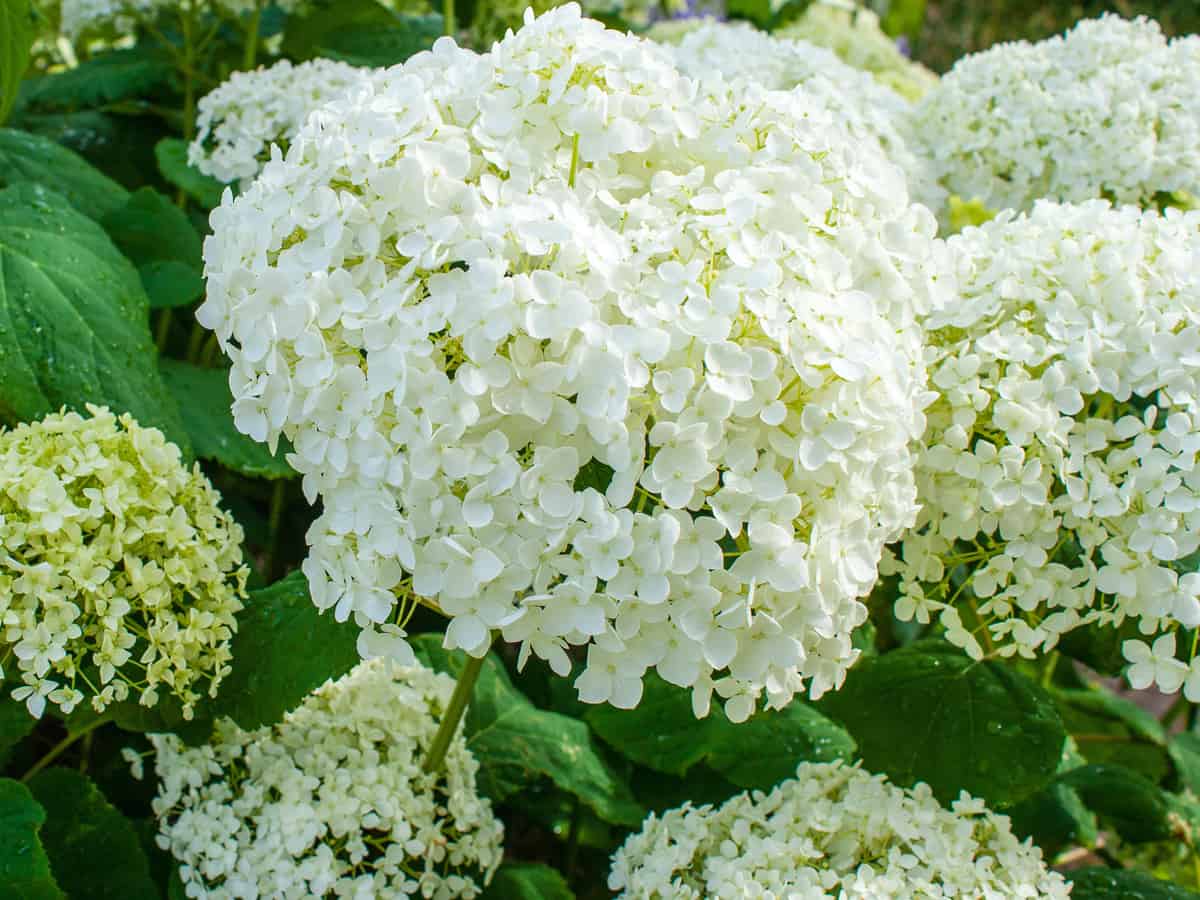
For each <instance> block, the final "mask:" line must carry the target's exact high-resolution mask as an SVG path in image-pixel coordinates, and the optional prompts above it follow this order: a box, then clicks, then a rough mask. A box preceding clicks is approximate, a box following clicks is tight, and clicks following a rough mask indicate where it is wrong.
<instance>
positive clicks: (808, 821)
mask: <svg viewBox="0 0 1200 900" xmlns="http://www.w3.org/2000/svg"><path fill="white" fill-rule="evenodd" d="M608 885H609V887H610V888H612V889H614V890H620V891H621V892H622V893H621V894H620V896H621V897H623V898H635V897H636V898H672V900H676V898H678V900H683V898H695V900H700V898H705V900H716V898H731V900H732V898H737V900H748V898H764V900H765V898H771V900H800V898H811V897H839V898H842V900H851V898H880V897H889V898H898V897H977V898H1001V897H1005V898H1013V897H1021V898H1034V897H1041V898H1061V897H1067V896H1068V895H1069V888H1068V886H1067V885H1066V883H1065V882H1064V881H1063V879H1062V876H1060V875H1058V874H1057V873H1055V872H1050V871H1048V870H1047V869H1046V866H1045V864H1044V863H1043V862H1042V857H1041V851H1040V850H1038V848H1037V847H1035V846H1033V845H1032V844H1031V843H1029V842H1024V843H1022V842H1021V841H1019V840H1018V839H1017V838H1016V837H1015V836H1014V835H1013V833H1012V831H1011V830H1010V828H1009V820H1008V817H1007V816H999V815H996V814H994V813H992V812H990V811H988V810H987V808H986V807H984V805H983V803H982V802H981V801H979V800H975V799H973V798H972V797H970V796H969V795H968V794H966V793H963V794H961V795H960V796H959V799H958V800H957V801H956V802H955V803H954V804H953V806H952V807H951V809H949V810H947V809H943V808H942V807H941V806H940V805H939V804H938V801H937V799H936V798H935V797H934V796H933V793H932V792H931V791H930V790H929V787H928V786H927V785H924V784H918V785H917V786H916V787H914V788H911V789H907V790H906V789H902V788H899V787H896V786H895V785H892V784H889V783H888V782H887V779H886V778H885V777H884V776H882V775H871V774H870V773H868V772H864V771H863V770H862V769H859V768H857V767H854V766H847V765H844V764H843V763H840V762H836V763H827V764H816V763H803V764H801V766H800V768H799V769H798V770H797V772H796V778H795V779H794V780H789V781H785V782H783V783H782V784H780V785H779V786H777V787H776V788H775V789H774V790H772V791H771V792H770V793H767V794H764V793H762V792H761V791H754V792H752V793H746V794H739V795H738V796H736V797H734V798H733V799H731V800H729V801H727V802H726V803H725V804H724V805H722V806H721V807H720V808H717V809H714V808H713V807H711V806H701V807H697V808H693V807H691V806H690V805H686V804H685V805H684V806H682V807H680V808H679V809H673V810H669V811H668V812H666V813H664V814H663V815H662V817H658V816H656V815H651V816H650V817H649V818H648V819H647V820H646V822H645V824H644V825H643V827H642V830H641V831H640V832H639V833H638V834H635V835H634V836H633V837H631V838H629V840H628V841H626V842H625V845H624V846H623V847H622V848H621V849H620V850H618V851H617V853H616V856H615V857H614V859H613V868H612V874H611V875H610V876H609V881H608Z"/></svg>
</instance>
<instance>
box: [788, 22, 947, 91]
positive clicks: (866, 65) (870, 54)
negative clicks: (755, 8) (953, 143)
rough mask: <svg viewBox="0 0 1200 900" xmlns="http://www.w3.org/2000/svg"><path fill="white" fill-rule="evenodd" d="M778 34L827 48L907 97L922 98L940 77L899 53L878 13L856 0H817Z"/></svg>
mask: <svg viewBox="0 0 1200 900" xmlns="http://www.w3.org/2000/svg"><path fill="white" fill-rule="evenodd" d="M777 34H778V35H779V37H785V38H793V39H796V40H801V41H807V42H808V43H810V44H816V45H817V46H818V47H827V48H829V49H830V50H832V51H833V52H834V53H836V54H837V55H838V56H839V57H840V58H841V60H842V62H844V63H846V64H847V65H849V66H853V67H854V68H856V69H861V70H862V71H864V72H870V73H871V74H872V75H874V76H875V80H876V81H879V82H881V83H882V84H885V85H887V86H888V87H890V88H891V89H892V90H894V91H895V92H896V93H897V94H899V95H900V96H902V97H904V98H905V99H907V100H919V99H920V98H921V97H922V96H923V95H924V94H925V92H926V91H928V90H929V89H930V88H931V87H933V86H934V85H935V84H937V81H938V77H937V75H935V74H934V73H933V72H931V71H930V70H929V69H927V68H925V67H924V66H923V65H921V64H920V63H917V62H913V61H912V60H911V59H909V58H908V57H906V56H905V55H904V54H903V53H901V52H900V48H899V47H898V46H897V44H896V41H895V40H894V39H893V38H892V37H890V36H889V35H888V34H886V33H885V32H884V30H883V28H881V27H880V24H879V16H877V15H876V14H875V13H874V12H873V11H872V10H869V9H867V8H865V7H863V6H860V5H858V4H857V3H855V2H853V0H816V2H815V3H813V4H811V5H810V6H809V7H808V9H806V10H805V11H804V14H803V15H802V16H800V17H799V18H798V19H796V20H795V21H794V22H790V23H788V24H787V25H786V26H784V27H783V28H781V29H780V30H779V31H778V32H777Z"/></svg>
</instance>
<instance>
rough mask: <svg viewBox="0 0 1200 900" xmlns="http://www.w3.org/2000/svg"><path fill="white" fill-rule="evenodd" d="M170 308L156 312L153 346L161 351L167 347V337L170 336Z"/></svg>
mask: <svg viewBox="0 0 1200 900" xmlns="http://www.w3.org/2000/svg"><path fill="white" fill-rule="evenodd" d="M171 318H172V317H171V308H170V307H169V306H168V307H167V308H166V309H164V310H161V311H160V312H159V314H158V330H157V331H156V332H155V335H154V343H155V346H157V347H158V352H159V353H162V352H164V351H165V350H166V349H167V339H168V338H169V337H170V336H171Z"/></svg>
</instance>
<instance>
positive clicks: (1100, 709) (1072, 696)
mask: <svg viewBox="0 0 1200 900" xmlns="http://www.w3.org/2000/svg"><path fill="white" fill-rule="evenodd" d="M1051 694H1052V696H1053V697H1054V699H1055V701H1056V702H1057V703H1058V712H1059V715H1060V716H1061V717H1062V720H1063V725H1064V726H1065V727H1066V729H1067V731H1068V732H1069V733H1070V734H1071V737H1072V738H1073V739H1074V740H1075V743H1076V745H1077V746H1078V747H1079V750H1080V752H1081V753H1082V754H1083V756H1084V758H1085V759H1087V761H1088V762H1090V763H1101V764H1113V765H1119V766H1124V767H1125V768H1128V769H1132V770H1133V771H1135V772H1140V773H1141V774H1143V775H1145V776H1146V777H1147V778H1149V779H1150V780H1151V781H1153V782H1159V781H1161V780H1162V779H1163V778H1164V777H1166V775H1167V774H1168V773H1169V772H1170V770H1171V762H1170V759H1169V758H1168V756H1167V750H1166V743H1167V737H1166V734H1165V733H1164V732H1163V728H1162V725H1161V724H1160V723H1159V721H1158V719H1156V718H1154V716H1152V715H1150V713H1148V712H1146V711H1145V710H1144V709H1142V708H1141V707H1140V706H1138V705H1137V704H1136V703H1132V702H1131V701H1129V700H1126V699H1125V698H1124V697H1119V696H1117V695H1116V694H1113V693H1112V692H1110V691H1108V690H1106V689H1104V688H1102V687H1098V686H1097V687H1092V688H1087V689H1082V690H1062V689H1058V690H1054V691H1052V692H1051Z"/></svg>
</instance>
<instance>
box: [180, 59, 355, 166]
mask: <svg viewBox="0 0 1200 900" xmlns="http://www.w3.org/2000/svg"><path fill="white" fill-rule="evenodd" d="M376 74H377V73H376V70H374V69H361V68H358V67H356V66H352V65H349V64H347V63H344V62H337V61H335V60H331V59H314V60H310V61H309V62H305V63H300V64H299V65H292V63H290V62H288V61H287V60H283V61H281V62H277V63H275V64H274V65H273V66H269V67H266V68H258V69H255V70H254V71H253V72H235V73H233V75H231V76H230V77H229V80H228V81H225V82H224V83H222V84H221V85H220V86H219V87H217V88H216V89H215V90H214V91H212V92H211V93H209V94H207V95H205V96H204V97H202V98H201V99H200V102H199V103H198V104H197V116H196V138H195V140H193V141H192V143H191V146H189V147H188V162H189V163H191V164H192V165H193V166H195V167H196V168H197V169H199V170H200V171H201V172H203V173H204V174H205V175H211V176H212V177H213V178H216V179H217V180H219V181H224V182H226V183H229V182H234V181H240V182H241V183H242V186H243V187H245V186H246V185H247V184H248V183H249V182H250V181H251V180H252V179H253V178H254V176H255V175H257V174H258V173H259V171H260V170H261V169H262V167H263V166H264V165H265V164H266V162H267V160H268V159H269V158H270V155H271V145H272V144H274V145H276V146H278V147H279V148H280V150H281V151H286V150H287V147H288V143H289V142H290V141H291V139H292V138H293V137H295V135H296V132H297V131H299V130H300V126H301V125H303V124H304V120H305V118H307V116H308V114H309V113H310V112H312V111H313V110H314V109H317V108H318V107H320V106H323V105H324V104H325V103H327V102H329V101H330V100H332V99H334V98H336V97H337V96H338V95H339V94H342V93H344V92H345V91H346V90H348V89H349V88H350V87H352V86H353V85H355V84H358V82H360V81H361V80H362V79H364V78H370V77H373V76H375V75H376Z"/></svg>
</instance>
